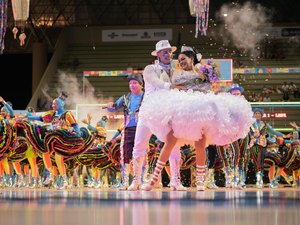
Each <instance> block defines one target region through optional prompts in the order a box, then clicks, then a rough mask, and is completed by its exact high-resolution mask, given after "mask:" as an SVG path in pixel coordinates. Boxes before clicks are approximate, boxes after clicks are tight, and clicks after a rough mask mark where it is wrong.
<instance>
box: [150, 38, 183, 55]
mask: <svg viewBox="0 0 300 225" xmlns="http://www.w3.org/2000/svg"><path fill="white" fill-rule="evenodd" d="M168 48H170V49H172V52H175V51H176V49H177V48H176V47H175V46H171V45H170V43H169V41H168V40H161V41H159V42H157V43H156V45H155V51H153V52H151V55H153V56H157V53H158V52H159V51H161V50H163V49H168Z"/></svg>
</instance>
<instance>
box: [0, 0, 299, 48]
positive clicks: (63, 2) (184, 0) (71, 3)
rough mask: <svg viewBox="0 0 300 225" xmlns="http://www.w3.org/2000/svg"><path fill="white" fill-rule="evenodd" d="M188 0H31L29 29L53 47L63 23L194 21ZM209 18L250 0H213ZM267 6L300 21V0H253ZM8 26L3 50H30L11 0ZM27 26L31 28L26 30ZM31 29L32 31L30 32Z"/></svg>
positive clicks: (284, 18) (276, 16) (276, 15)
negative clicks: (19, 34)
mask: <svg viewBox="0 0 300 225" xmlns="http://www.w3.org/2000/svg"><path fill="white" fill-rule="evenodd" d="M188 2H189V0H30V11H29V18H28V20H27V21H26V33H27V36H30V37H31V38H30V39H31V41H44V40H46V41H47V43H48V44H49V47H50V49H51V47H53V45H54V42H55V40H54V39H55V38H56V37H57V35H56V33H55V31H59V30H60V29H61V28H62V27H64V26H111V25H126V26H130V25H157V24H192V23H195V18H194V17H192V16H190V12H189V4H188ZM209 2H210V6H209V18H210V19H212V20H215V13H216V12H217V11H218V10H219V9H220V7H221V5H222V4H225V3H231V4H232V3H238V4H244V3H245V2H247V1H243V0H240V1H236V0H231V1H227V0H210V1H209ZM251 2H254V3H259V4H261V5H262V6H264V7H266V8H267V9H269V10H270V12H271V13H272V22H274V23H285V24H286V23H289V24H290V23H298V24H299V22H300V21H299V14H298V13H299V12H298V10H299V0H288V1H287V0H275V1H274V0H266V1H258V0H256V1H251ZM7 18H8V21H7V24H8V28H7V34H6V36H7V37H6V38H5V39H6V40H5V43H6V44H5V45H6V47H5V51H4V53H20V52H22V51H23V52H24V51H25V52H26V51H30V44H29V43H30V42H29V43H28V44H27V45H25V46H23V47H20V46H19V45H18V43H17V42H16V41H15V40H13V38H12V32H11V30H12V28H13V27H14V24H15V22H14V17H13V13H12V7H11V1H10V0H8V16H7ZM27 30H28V32H27ZM28 33H29V34H28Z"/></svg>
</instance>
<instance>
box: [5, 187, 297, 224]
mask: <svg viewBox="0 0 300 225" xmlns="http://www.w3.org/2000/svg"><path fill="white" fill-rule="evenodd" d="M0 218H1V220H0V224H1V225H2V224H5V225H10V224H14V225H18V224H24V225H35V224H43V225H48V224H49V225H50V224H51V225H53V224H64V225H67V224H72V225H75V224H84V225H88V224H118V225H123V224H133V225H156V224H160V225H161V224H163V225H181V224H188V225H194V224H201V225H206V224H214V225H218V224H224V225H229V224H230V225H238V224H243V225H248V224H249V225H250V224H251V225H253V224H263V225H265V224H272V225H273V224H274V225H276V224H279V225H294V224H297V225H298V224H299V221H300V189H299V188H298V189H296V188H279V189H269V188H263V189H256V188H247V189H244V190H240V189H226V188H220V189H217V190H207V191H204V192H197V191H194V190H191V191H186V192H177V191H175V192H170V191H169V189H168V188H166V189H163V190H154V191H151V192H145V191H134V192H129V191H118V190H93V189H70V190H50V189H34V190H31V189H25V188H24V189H0Z"/></svg>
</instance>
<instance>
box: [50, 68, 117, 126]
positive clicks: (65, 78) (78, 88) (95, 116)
mask: <svg viewBox="0 0 300 225" xmlns="http://www.w3.org/2000/svg"><path fill="white" fill-rule="evenodd" d="M56 91H57V96H59V95H60V93H61V92H62V91H65V92H67V93H68V98H67V99H66V109H67V110H70V109H72V110H75V111H76V113H77V115H76V116H77V120H78V124H79V126H80V127H81V126H85V127H86V126H87V125H85V124H83V123H82V120H83V119H85V118H87V114H90V115H91V117H92V121H91V125H93V126H96V123H97V121H99V120H100V119H101V117H102V116H104V115H107V116H108V117H109V118H110V116H112V115H113V113H109V112H108V111H107V110H106V109H103V106H105V105H104V104H106V103H108V102H110V101H114V99H112V98H104V96H103V94H102V93H101V90H95V88H94V87H93V85H92V84H90V82H89V81H88V79H86V78H84V77H83V78H80V79H79V78H78V77H76V75H75V74H71V73H67V72H64V71H60V72H59V85H58V87H57V89H56ZM99 104H100V105H99ZM121 114H122V112H121ZM120 122H121V121H119V120H117V121H116V120H108V122H107V129H108V130H113V129H117V128H118V127H119V125H120Z"/></svg>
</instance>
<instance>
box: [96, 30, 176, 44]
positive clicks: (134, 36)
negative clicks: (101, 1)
mask: <svg viewBox="0 0 300 225" xmlns="http://www.w3.org/2000/svg"><path fill="white" fill-rule="evenodd" d="M158 40H169V41H172V29H171V28H162V29H134V30H131V29H114V30H102V41H103V42H118V41H119V42H122V41H124V42H126V41H158Z"/></svg>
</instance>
